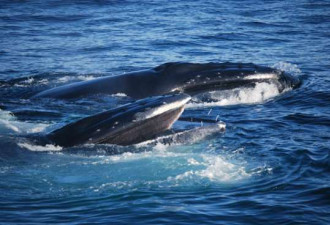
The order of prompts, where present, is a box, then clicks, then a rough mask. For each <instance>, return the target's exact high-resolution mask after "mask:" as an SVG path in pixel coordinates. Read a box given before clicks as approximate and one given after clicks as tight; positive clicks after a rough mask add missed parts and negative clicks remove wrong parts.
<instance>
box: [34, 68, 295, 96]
mask: <svg viewBox="0 0 330 225" xmlns="http://www.w3.org/2000/svg"><path fill="white" fill-rule="evenodd" d="M258 74H268V75H269V74H272V75H273V76H268V77H262V76H260V77H258V76H256V75H258ZM256 82H277V84H278V89H279V91H280V92H282V91H283V90H284V89H285V88H287V87H291V88H294V87H297V86H298V85H299V84H300V81H299V79H297V78H296V77H293V76H291V75H290V74H287V73H285V72H283V71H281V70H278V69H274V68H270V67H265V66H258V65H255V64H252V63H229V62H226V63H185V62H170V63H165V64H162V65H160V66H157V67H155V68H153V69H150V70H144V71H139V72H132V73H127V74H123V75H117V76H106V77H101V78H97V79H94V80H89V81H82V82H76V83H72V84H68V85H64V86H60V87H55V88H52V89H49V90H46V91H43V92H40V93H39V94H37V95H35V96H34V97H36V98H38V97H48V98H60V99H70V98H79V97H84V96H88V95H94V94H117V93H124V94H126V95H128V96H130V97H132V98H135V99H141V98H145V97H150V96H156V95H163V94H166V93H170V92H174V91H179V92H184V93H187V94H190V95H195V94H200V93H203V92H207V91H214V90H228V89H233V88H239V87H245V86H249V85H253V84H255V83H256Z"/></svg>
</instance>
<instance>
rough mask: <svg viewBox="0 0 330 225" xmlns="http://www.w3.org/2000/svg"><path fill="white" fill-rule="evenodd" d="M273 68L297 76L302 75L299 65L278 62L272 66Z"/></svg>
mask: <svg viewBox="0 0 330 225" xmlns="http://www.w3.org/2000/svg"><path fill="white" fill-rule="evenodd" d="M272 67H273V68H276V69H279V70H282V71H286V72H288V73H291V74H292V75H295V76H297V75H299V74H301V70H300V69H299V68H298V66H297V65H295V64H291V63H288V62H277V63H275V64H274V65H272Z"/></svg>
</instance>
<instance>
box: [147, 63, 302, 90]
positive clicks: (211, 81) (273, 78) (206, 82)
mask: <svg viewBox="0 0 330 225" xmlns="http://www.w3.org/2000/svg"><path fill="white" fill-rule="evenodd" d="M154 69H155V70H156V71H159V72H161V74H162V76H163V77H164V82H168V83H169V86H171V87H173V89H172V91H175V90H177V91H181V92H185V93H188V94H190V95H195V94H200V93H203V92H207V91H218V90H229V89H234V88H240V87H250V86H253V85H255V84H256V83H260V82H268V83H275V84H276V86H277V87H278V90H279V92H280V93H281V92H283V91H284V90H285V89H286V88H295V87H298V86H299V84H300V81H299V79H298V78H296V77H294V76H292V75H290V74H288V73H285V72H284V71H281V70H278V69H274V68H270V67H265V66H257V65H255V64H252V63H229V62H227V63H183V62H174V63H165V64H163V65H160V66H158V67H156V68H154Z"/></svg>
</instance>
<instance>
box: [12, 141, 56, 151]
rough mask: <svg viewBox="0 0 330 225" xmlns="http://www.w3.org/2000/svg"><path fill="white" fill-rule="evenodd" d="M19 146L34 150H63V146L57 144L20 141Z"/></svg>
mask: <svg viewBox="0 0 330 225" xmlns="http://www.w3.org/2000/svg"><path fill="white" fill-rule="evenodd" d="M18 146H20V147H21V148H26V149H28V150H30V151H33V152H54V151H61V150H62V147H60V146H57V145H50V144H48V145H45V146H42V145H33V144H29V143H18Z"/></svg>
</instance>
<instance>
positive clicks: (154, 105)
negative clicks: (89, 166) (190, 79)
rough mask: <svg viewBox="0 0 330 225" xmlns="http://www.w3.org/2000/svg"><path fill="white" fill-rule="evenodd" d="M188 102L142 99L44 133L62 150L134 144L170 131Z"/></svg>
mask: <svg viewBox="0 0 330 225" xmlns="http://www.w3.org/2000/svg"><path fill="white" fill-rule="evenodd" d="M190 99H191V97H190V96H189V95H186V94H172V95H164V96H156V97H151V98H146V99H142V100H139V101H136V102H134V103H131V104H126V105H123V106H121V107H118V108H115V109H112V110H109V111H106V112H102V113H99V114H96V115H92V116H89V117H86V118H83V119H81V120H78V121H76V122H73V123H70V124H68V125H66V126H64V127H62V128H60V129H57V130H55V131H52V132H51V133H49V134H47V135H46V138H47V139H48V140H49V142H50V143H52V144H55V145H60V146H63V147H71V146H75V145H81V144H116V145H131V144H136V143H139V142H142V141H146V140H149V139H151V138H153V137H155V136H157V135H158V134H159V133H161V132H163V131H165V130H167V129H169V128H170V127H171V126H172V124H173V123H174V122H175V121H176V120H177V119H178V118H179V116H180V115H181V114H182V112H183V110H184V106H185V104H186V103H187V102H188V101H189V100H190Z"/></svg>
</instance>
